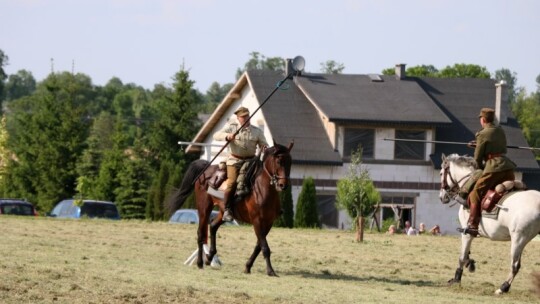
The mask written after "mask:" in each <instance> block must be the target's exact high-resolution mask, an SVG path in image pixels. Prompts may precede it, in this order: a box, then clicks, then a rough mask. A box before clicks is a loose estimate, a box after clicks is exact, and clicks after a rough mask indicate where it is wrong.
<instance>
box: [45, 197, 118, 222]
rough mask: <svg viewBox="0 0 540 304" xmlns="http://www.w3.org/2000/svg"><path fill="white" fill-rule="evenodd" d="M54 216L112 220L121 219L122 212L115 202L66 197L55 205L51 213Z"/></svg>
mask: <svg viewBox="0 0 540 304" xmlns="http://www.w3.org/2000/svg"><path fill="white" fill-rule="evenodd" d="M49 215H50V216H52V217H58V218H76V219H78V218H81V217H88V218H105V219H111V220H119V219H120V214H119V213H118V208H116V205H115V204H114V203H113V202H107V201H96V200H86V199H85V200H82V201H81V200H76V199H66V200H63V201H61V202H59V203H58V204H56V206H55V207H54V209H53V210H52V211H51V213H50V214H49Z"/></svg>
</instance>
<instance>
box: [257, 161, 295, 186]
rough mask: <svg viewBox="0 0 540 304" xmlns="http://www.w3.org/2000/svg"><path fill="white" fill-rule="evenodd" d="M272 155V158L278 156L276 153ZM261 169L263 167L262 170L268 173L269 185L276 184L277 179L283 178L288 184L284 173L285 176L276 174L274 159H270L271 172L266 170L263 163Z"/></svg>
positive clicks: (287, 178)
mask: <svg viewBox="0 0 540 304" xmlns="http://www.w3.org/2000/svg"><path fill="white" fill-rule="evenodd" d="M272 156H273V157H274V158H277V157H278V156H277V155H273V154H272ZM263 169H264V172H266V174H268V176H269V177H270V185H276V184H277V181H278V180H280V179H284V180H285V182H286V183H285V184H286V185H288V184H289V176H288V175H286V176H280V175H278V174H277V170H276V162H275V161H272V171H273V173H270V171H268V169H266V166H265V165H264V164H263Z"/></svg>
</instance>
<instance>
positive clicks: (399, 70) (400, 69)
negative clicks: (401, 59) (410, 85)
mask: <svg viewBox="0 0 540 304" xmlns="http://www.w3.org/2000/svg"><path fill="white" fill-rule="evenodd" d="M405 66H406V64H405V63H398V64H396V78H397V79H399V80H402V79H404V78H405V77H406V75H405Z"/></svg>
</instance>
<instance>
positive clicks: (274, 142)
mask: <svg viewBox="0 0 540 304" xmlns="http://www.w3.org/2000/svg"><path fill="white" fill-rule="evenodd" d="M272 144H273V145H274V147H275V146H277V144H276V141H275V140H274V139H273V138H272Z"/></svg>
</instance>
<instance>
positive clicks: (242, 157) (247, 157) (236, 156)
mask: <svg viewBox="0 0 540 304" xmlns="http://www.w3.org/2000/svg"><path fill="white" fill-rule="evenodd" d="M231 156H232V157H234V158H238V159H241V160H246V159H250V158H253V157H255V155H253V156H240V155H236V154H231Z"/></svg>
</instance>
